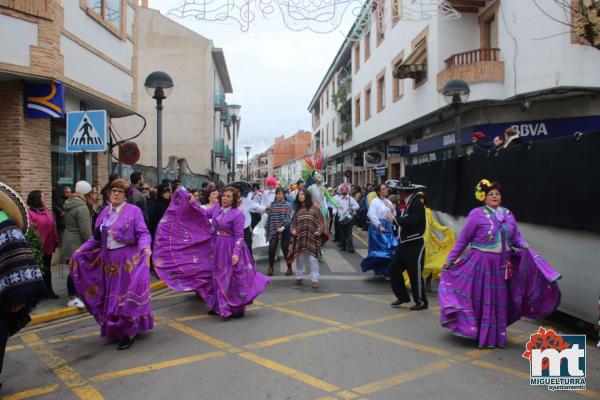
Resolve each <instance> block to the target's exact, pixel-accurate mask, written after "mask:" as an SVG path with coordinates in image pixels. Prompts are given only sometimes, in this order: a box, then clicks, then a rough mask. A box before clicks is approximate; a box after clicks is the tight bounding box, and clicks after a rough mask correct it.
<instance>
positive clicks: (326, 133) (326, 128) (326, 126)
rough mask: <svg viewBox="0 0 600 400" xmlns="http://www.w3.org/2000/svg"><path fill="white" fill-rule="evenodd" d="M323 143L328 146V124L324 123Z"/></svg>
mask: <svg viewBox="0 0 600 400" xmlns="http://www.w3.org/2000/svg"><path fill="white" fill-rule="evenodd" d="M325 144H326V145H327V146H329V124H326V125H325Z"/></svg>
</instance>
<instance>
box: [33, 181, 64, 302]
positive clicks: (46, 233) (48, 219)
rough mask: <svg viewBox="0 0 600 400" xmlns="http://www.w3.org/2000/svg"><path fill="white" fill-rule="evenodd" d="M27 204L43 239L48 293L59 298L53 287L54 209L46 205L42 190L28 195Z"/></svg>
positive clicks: (55, 235)
mask: <svg viewBox="0 0 600 400" xmlns="http://www.w3.org/2000/svg"><path fill="white" fill-rule="evenodd" d="M27 206H28V207H29V210H28V214H29V220H30V222H31V226H32V227H33V228H35V230H36V231H37V232H38V234H39V235H40V239H41V240H42V256H43V259H44V265H43V266H42V265H40V267H43V271H42V272H43V273H44V282H45V283H46V288H47V289H48V294H49V297H50V298H51V299H58V296H57V295H56V293H54V290H53V289H52V268H51V266H52V254H53V253H54V251H55V250H56V248H57V247H58V234H57V232H56V223H55V222H54V216H53V215H52V211H50V210H49V209H48V207H46V200H45V198H44V193H42V191H41V190H33V191H31V192H29V195H28V196H27Z"/></svg>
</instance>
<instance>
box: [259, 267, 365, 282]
mask: <svg viewBox="0 0 600 400" xmlns="http://www.w3.org/2000/svg"><path fill="white" fill-rule="evenodd" d="M352 272H354V273H355V274H357V273H358V272H357V271H356V270H353V271H352ZM269 278H270V279H271V280H273V281H289V282H290V283H292V282H293V281H294V279H295V277H293V276H282V275H275V276H271V277H269ZM326 280H331V281H366V280H367V279H366V278H365V276H364V275H319V281H326Z"/></svg>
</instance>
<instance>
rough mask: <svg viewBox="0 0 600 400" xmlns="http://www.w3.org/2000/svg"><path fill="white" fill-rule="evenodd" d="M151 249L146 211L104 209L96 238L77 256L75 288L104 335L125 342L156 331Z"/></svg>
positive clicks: (74, 257)
mask: <svg viewBox="0 0 600 400" xmlns="http://www.w3.org/2000/svg"><path fill="white" fill-rule="evenodd" d="M151 246H152V239H151V237H150V232H148V228H147V227H146V223H145V222H144V216H143V214H142V211H141V210H140V209H139V208H138V207H137V206H135V205H132V204H129V203H122V204H120V205H119V206H117V207H113V206H109V207H105V208H104V209H103V210H102V212H101V213H100V215H99V216H98V219H97V220H96V227H95V231H94V235H92V236H91V237H90V238H89V239H88V240H87V241H86V242H85V243H84V244H83V245H82V246H81V247H80V248H79V249H78V250H76V251H75V253H73V255H72V256H71V276H72V278H73V283H74V284H75V287H76V288H77V292H78V293H79V294H80V295H81V299H82V300H83V302H84V303H85V305H86V308H87V310H88V311H89V313H90V314H92V315H93V316H94V318H95V319H96V321H97V322H98V324H100V335H101V336H103V337H107V338H108V339H109V340H123V339H126V338H128V337H129V338H132V337H134V336H135V335H136V334H138V333H139V332H143V331H147V330H150V329H152V328H153V327H154V316H153V314H152V306H151V303H150V256H149V255H148V253H147V250H149V249H151Z"/></svg>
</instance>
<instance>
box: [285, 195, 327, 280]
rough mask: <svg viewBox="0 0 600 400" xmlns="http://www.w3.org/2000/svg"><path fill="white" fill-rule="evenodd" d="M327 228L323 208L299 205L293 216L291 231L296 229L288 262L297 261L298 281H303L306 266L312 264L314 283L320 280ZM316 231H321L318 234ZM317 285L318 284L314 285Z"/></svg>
mask: <svg viewBox="0 0 600 400" xmlns="http://www.w3.org/2000/svg"><path fill="white" fill-rule="evenodd" d="M326 230H327V226H326V224H325V218H324V217H323V214H322V213H321V210H319V208H318V207H317V206H315V205H313V206H312V207H311V208H310V209H308V210H307V209H306V207H299V208H298V209H297V210H296V212H295V213H294V216H293V217H292V223H291V231H292V232H294V231H296V235H292V243H291V246H290V247H291V250H290V253H289V255H288V262H289V263H291V262H292V261H293V260H294V259H296V260H297V262H296V281H297V282H302V278H303V276H304V266H305V265H306V264H307V263H308V264H310V269H311V274H310V279H311V281H312V283H313V285H318V282H319V261H318V260H319V257H320V256H321V247H322V246H323V243H324V241H325V239H324V238H323V233H324V232H325V231H326ZM315 233H320V235H319V236H316V235H315ZM314 287H316V286H314Z"/></svg>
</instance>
